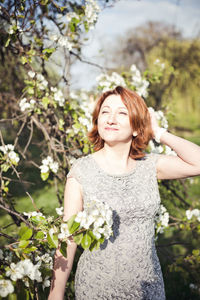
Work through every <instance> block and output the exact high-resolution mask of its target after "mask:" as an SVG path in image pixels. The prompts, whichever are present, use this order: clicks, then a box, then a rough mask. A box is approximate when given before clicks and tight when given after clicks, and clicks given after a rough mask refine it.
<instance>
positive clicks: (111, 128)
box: [105, 127, 118, 131]
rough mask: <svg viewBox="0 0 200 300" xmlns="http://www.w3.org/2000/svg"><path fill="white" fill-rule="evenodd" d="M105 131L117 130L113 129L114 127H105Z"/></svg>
mask: <svg viewBox="0 0 200 300" xmlns="http://www.w3.org/2000/svg"><path fill="white" fill-rule="evenodd" d="M105 130H108V131H118V129H117V128H114V127H105Z"/></svg>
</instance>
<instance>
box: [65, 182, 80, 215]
mask: <svg viewBox="0 0 200 300" xmlns="http://www.w3.org/2000/svg"><path fill="white" fill-rule="evenodd" d="M82 209H83V192H82V186H81V184H80V183H79V182H78V181H77V180H76V178H74V177H70V178H68V179H67V182H66V185H65V192H64V220H68V219H69V218H70V217H71V216H73V215H74V214H77V213H78V212H79V211H81V210H82Z"/></svg>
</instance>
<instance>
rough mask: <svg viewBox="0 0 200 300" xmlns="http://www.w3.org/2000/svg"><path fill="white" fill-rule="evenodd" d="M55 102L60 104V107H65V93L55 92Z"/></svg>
mask: <svg viewBox="0 0 200 300" xmlns="http://www.w3.org/2000/svg"><path fill="white" fill-rule="evenodd" d="M54 100H55V101H56V102H58V104H59V106H64V104H65V98H64V95H63V92H62V91H61V90H57V91H55V93H54Z"/></svg>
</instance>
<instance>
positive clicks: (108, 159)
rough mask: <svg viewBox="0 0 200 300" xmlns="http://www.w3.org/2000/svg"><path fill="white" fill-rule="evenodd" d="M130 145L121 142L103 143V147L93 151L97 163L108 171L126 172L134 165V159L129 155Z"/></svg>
mask: <svg viewBox="0 0 200 300" xmlns="http://www.w3.org/2000/svg"><path fill="white" fill-rule="evenodd" d="M129 152H130V147H125V145H124V144H123V145H122V146H121V145H119V144H118V145H117V146H112V147H110V146H109V145H107V144H105V145H104V147H103V148H102V149H101V150H99V151H97V152H96V153H94V157H95V158H96V161H97V162H98V164H99V165H100V166H101V167H102V168H103V169H104V170H105V171H107V172H108V173H113V174H114V173H116V174H120V173H126V172H129V171H130V170H132V168H133V167H134V166H135V161H134V160H133V159H131V158H130V156H129Z"/></svg>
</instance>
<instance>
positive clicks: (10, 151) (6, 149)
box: [0, 144, 20, 165]
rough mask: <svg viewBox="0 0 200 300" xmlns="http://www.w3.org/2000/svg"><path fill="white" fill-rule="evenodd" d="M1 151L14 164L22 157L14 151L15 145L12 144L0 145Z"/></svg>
mask: <svg viewBox="0 0 200 300" xmlns="http://www.w3.org/2000/svg"><path fill="white" fill-rule="evenodd" d="M0 151H2V152H3V153H4V155H7V157H8V160H9V162H11V163H12V164H13V165H17V164H18V162H19V160H20V158H19V155H18V154H17V153H16V152H15V151H14V146H13V145H12V144H7V145H4V146H0Z"/></svg>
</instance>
